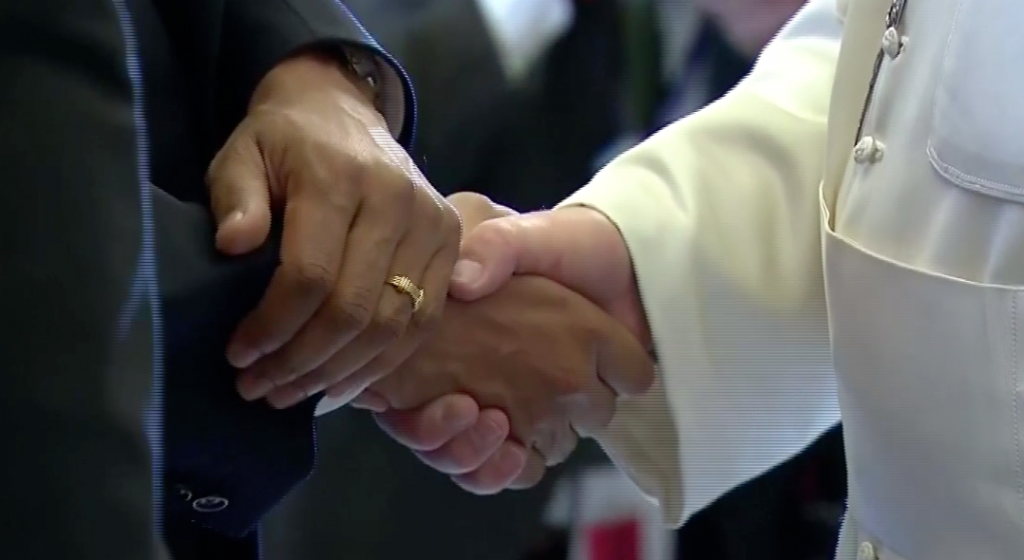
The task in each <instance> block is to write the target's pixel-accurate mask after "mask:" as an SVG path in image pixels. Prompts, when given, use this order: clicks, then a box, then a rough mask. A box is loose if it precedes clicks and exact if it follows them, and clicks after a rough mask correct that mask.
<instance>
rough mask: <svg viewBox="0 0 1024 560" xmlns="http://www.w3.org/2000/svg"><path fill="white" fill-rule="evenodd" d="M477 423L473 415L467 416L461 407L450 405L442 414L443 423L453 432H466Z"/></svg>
mask: <svg viewBox="0 0 1024 560" xmlns="http://www.w3.org/2000/svg"><path fill="white" fill-rule="evenodd" d="M475 421H476V418H474V417H473V416H471V415H468V414H465V413H464V412H463V411H462V410H460V408H459V407H457V406H453V405H448V406H446V407H444V410H443V411H442V412H441V422H442V423H443V424H444V425H445V426H447V427H448V428H450V429H452V430H464V429H466V428H468V427H470V426H471V425H472V424H473V422H475Z"/></svg>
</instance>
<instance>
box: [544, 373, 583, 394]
mask: <svg viewBox="0 0 1024 560" xmlns="http://www.w3.org/2000/svg"><path fill="white" fill-rule="evenodd" d="M549 382H550V384H551V389H552V393H553V394H555V395H557V396H558V397H561V398H568V397H576V396H579V395H581V394H583V393H585V392H586V391H587V388H588V387H589V386H590V378H589V376H588V375H586V374H585V373H583V371H582V370H580V369H579V368H569V367H566V368H560V369H559V370H556V371H555V373H554V374H553V375H552V376H551V378H550V380H549Z"/></svg>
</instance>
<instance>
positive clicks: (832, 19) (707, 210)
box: [563, 0, 845, 525]
mask: <svg viewBox="0 0 1024 560" xmlns="http://www.w3.org/2000/svg"><path fill="white" fill-rule="evenodd" d="M836 2H837V0H811V1H810V2H809V3H808V4H807V5H806V6H805V7H804V9H803V10H802V11H801V12H800V13H799V14H798V15H797V16H796V17H795V18H794V20H793V21H791V22H790V24H789V25H788V26H787V27H786V28H785V29H784V30H783V31H782V32H781V33H780V35H779V36H778V37H777V38H776V39H775V40H774V41H773V42H772V44H771V45H769V46H768V48H767V49H766V50H765V52H764V53H763V54H762V56H761V58H760V59H759V61H758V63H757V65H756V67H755V69H754V71H753V72H752V74H751V75H750V76H749V77H747V78H746V79H745V80H744V81H743V82H742V83H741V84H740V85H739V86H738V87H737V88H735V89H734V90H733V91H732V92H731V93H730V94H728V95H727V96H726V97H724V98H723V99H722V100H720V101H719V102H717V103H714V104H713V105H711V106H709V107H708V108H706V109H705V110H703V111H700V112H698V113H696V114H694V115H693V116H691V117H688V118H686V119H683V120H681V121H679V122H677V123H675V124H673V125H671V126H669V127H667V128H666V129H664V130H662V131H661V132H659V133H658V134H656V135H655V136H653V137H652V138H650V139H649V140H647V141H646V142H644V143H642V144H640V145H639V146H637V147H636V148H634V149H633V150H630V151H628V152H626V153H625V154H623V155H622V156H621V157H619V158H618V159H616V160H614V161H613V162H612V163H610V164H609V165H608V166H607V167H605V168H604V169H603V170H602V171H601V172H600V173H598V174H597V176H596V177H595V178H594V179H593V181H592V182H591V183H590V184H589V185H587V186H586V187H584V188H583V189H581V190H580V191H579V192H577V193H576V194H574V195H573V196H572V197H570V198H569V199H568V200H566V201H565V202H563V205H565V204H582V205H586V206H590V207H593V208H595V209H597V210H599V211H601V212H603V213H605V214H606V215H607V216H608V217H609V218H611V220H612V221H613V222H614V223H615V224H616V225H617V226H618V228H619V229H620V231H621V232H622V235H623V237H624V238H625V240H626V244H627V245H628V247H629V251H630V254H631V256H632V259H633V266H634V269H635V270H636V273H637V278H638V282H639V286H640V292H641V296H642V298H643V301H644V306H645V310H646V313H647V317H648V320H649V323H650V325H651V329H652V331H653V334H654V339H655V344H656V348H657V353H658V362H659V369H660V371H659V379H658V382H657V383H656V386H655V388H654V390H652V391H651V392H650V393H649V394H648V395H646V396H644V397H642V398H636V399H628V400H625V401H624V402H623V403H622V404H621V405H620V409H619V411H618V413H617V414H616V417H615V419H614V420H613V421H612V424H611V425H610V426H609V428H608V429H607V430H606V431H605V432H604V433H602V434H601V435H600V436H599V437H598V440H599V441H600V442H601V444H602V446H603V447H604V448H605V450H606V451H607V452H608V454H609V455H610V456H611V458H612V459H613V460H614V461H615V462H616V464H617V465H618V466H619V467H620V468H622V469H623V470H624V471H625V472H626V474H627V475H629V476H630V478H632V479H633V481H634V482H635V483H636V484H637V485H638V486H639V487H640V489H641V490H642V491H644V493H646V494H647V495H648V496H649V497H651V498H652V499H654V500H656V501H657V502H658V503H659V504H660V505H661V507H662V510H663V512H664V515H665V517H666V521H668V522H670V523H673V524H677V525H678V524H681V523H683V522H684V521H685V520H686V519H687V518H689V516H690V515H692V514H693V513H695V512H696V511H698V510H700V509H701V508H703V507H705V506H706V505H708V504H709V503H710V502H712V501H714V500H715V499H717V498H718V497H719V496H721V495H722V494H723V493H725V492H727V491H729V490H730V489H732V488H733V487H735V486H737V485H739V484H741V483H743V482H745V481H747V480H749V479H751V478H754V477H756V476H758V475H760V474H761V473H763V472H764V471H766V470H767V469H769V468H771V467H772V466H774V465H776V464H778V463H780V462H782V461H785V460H786V459H788V458H789V457H791V456H792V455H794V454H796V453H798V452H799V451H800V450H802V449H803V448H804V447H805V446H807V445H808V444H810V443H811V442H812V441H813V440H814V439H815V438H816V437H818V436H819V435H820V434H821V433H822V432H823V431H825V430H826V429H828V428H829V427H831V426H832V425H834V424H835V423H836V422H837V421H838V420H839V407H838V404H837V398H836V381H835V376H834V372H833V368H832V359H831V353H830V345H829V334H828V318H827V312H826V306H825V297H824V285H823V280H822V262H821V237H820V231H819V227H820V222H819V206H818V185H819V182H820V180H821V177H822V172H823V167H824V159H825V148H826V137H827V131H826V120H827V115H828V107H829V98H830V94H831V87H832V81H833V77H834V75H835V67H836V62H837V57H838V53H839V44H840V39H841V35H842V23H841V18H840V17H839V15H838V12H837V8H838V6H837V3H836ZM839 4H840V5H842V4H845V2H843V1H842V0H839Z"/></svg>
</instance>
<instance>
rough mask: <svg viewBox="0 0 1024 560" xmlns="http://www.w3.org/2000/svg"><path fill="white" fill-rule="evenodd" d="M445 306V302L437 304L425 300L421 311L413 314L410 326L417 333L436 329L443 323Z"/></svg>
mask: <svg viewBox="0 0 1024 560" xmlns="http://www.w3.org/2000/svg"><path fill="white" fill-rule="evenodd" d="M443 308H444V303H443V302H440V303H436V304H434V303H429V302H425V303H424V305H423V307H421V308H420V309H419V311H417V312H416V313H413V314H412V317H411V318H410V319H409V326H410V327H411V329H412V330H414V331H415V332H417V333H421V332H432V331H434V330H435V329H436V328H437V326H438V325H439V324H440V323H441V314H442V311H443Z"/></svg>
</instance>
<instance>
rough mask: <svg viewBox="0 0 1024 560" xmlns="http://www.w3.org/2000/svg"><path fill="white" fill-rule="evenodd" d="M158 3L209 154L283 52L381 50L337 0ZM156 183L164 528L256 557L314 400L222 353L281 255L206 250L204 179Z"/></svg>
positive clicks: (207, 547) (196, 547) (185, 545)
mask: <svg viewBox="0 0 1024 560" xmlns="http://www.w3.org/2000/svg"><path fill="white" fill-rule="evenodd" d="M154 4H155V6H156V7H157V8H158V11H159V12H160V17H161V22H162V24H163V25H164V27H165V28H166V29H167V30H168V32H169V35H170V36H171V39H172V41H173V42H174V46H175V48H176V49H177V55H178V56H177V58H178V59H179V62H180V63H181V65H182V66H183V67H184V69H185V71H186V73H187V74H188V75H189V77H190V78H192V79H191V80H190V83H194V84H195V85H196V88H197V95H198V96H199V97H198V99H197V107H198V108H199V110H200V111H202V112H203V113H204V116H205V117H206V118H204V119H202V120H203V121H204V122H207V123H212V126H211V128H210V129H208V130H206V131H205V132H206V134H204V135H203V136H204V139H205V140H206V141H207V143H208V146H207V155H208V156H212V154H213V152H214V151H216V149H218V148H219V147H220V145H221V144H222V143H223V141H224V140H225V139H226V137H227V136H228V134H229V133H230V131H231V130H232V129H233V128H234V127H235V126H237V124H238V122H240V121H241V119H242V118H243V116H244V113H245V110H246V107H247V105H248V100H249V97H250V94H251V91H252V89H253V88H254V87H255V86H256V83H257V82H258V81H259V79H261V78H262V76H263V75H264V74H265V73H266V72H267V71H269V70H270V69H271V68H272V67H273V66H274V65H275V64H277V63H278V62H279V61H281V60H282V59H284V58H286V57H287V56H289V55H291V54H293V53H295V52H297V51H299V50H302V49H306V48H318V49H328V50H329V49H340V48H342V47H347V46H352V45H358V46H361V47H362V48H370V49H376V46H375V45H374V44H373V43H372V41H371V40H370V39H369V37H368V36H367V35H366V34H365V33H364V32H363V31H362V29H361V28H360V26H359V25H358V23H357V22H356V21H355V20H354V19H353V18H352V17H351V16H350V14H348V12H347V10H345V9H344V8H343V7H342V6H341V5H340V4H337V3H336V2H334V0H289V1H286V0H223V1H217V0H158V1H157V0H154ZM339 52H340V51H339ZM378 52H379V51H378ZM382 56H383V55H382ZM409 95H410V96H411V93H410V94H409ZM406 122H407V123H408V125H409V126H411V119H410V118H407V119H406ZM404 135H405V136H409V133H405V134H404ZM159 187H164V188H166V189H167V190H166V191H165V190H161V189H160V188H157V186H153V187H151V188H152V189H153V195H154V210H155V214H156V227H157V241H158V245H159V263H160V280H161V290H162V295H163V304H164V326H165V336H164V348H165V358H166V372H167V375H166V421H165V443H166V450H167V459H166V471H165V476H164V481H165V484H164V491H165V495H164V504H165V512H166V521H167V523H166V531H165V535H166V537H167V540H168V543H169V545H170V547H171V549H172V553H174V554H175V555H176V556H177V557H180V558H189V559H194V560H199V559H200V558H207V557H210V558H213V557H218V556H221V557H225V556H226V557H232V558H235V557H245V556H252V555H253V554H254V551H255V541H254V539H255V535H254V531H253V529H254V528H255V527H256V525H257V523H258V521H259V520H260V519H261V518H262V517H263V515H265V514H266V513H267V512H268V511H269V510H270V509H271V508H272V507H273V506H274V505H275V504H276V503H277V502H278V501H280V500H281V499H282V498H283V497H284V496H285V495H286V494H287V493H288V492H289V491H290V490H291V489H292V488H293V487H294V486H295V485H296V484H298V483H299V482H301V481H302V480H303V479H304V478H305V477H306V476H308V474H309V472H310V471H311V469H312V467H313V460H314V454H315V438H314V425H313V422H314V421H313V408H314V405H315V403H314V402H313V400H309V401H307V402H305V403H302V404H300V405H299V406H296V407H293V408H290V409H288V410H285V411H275V410H272V409H270V408H269V407H268V406H267V405H266V403H264V402H255V403H247V402H244V401H243V400H242V399H241V398H240V397H239V396H238V395H237V393H236V391H235V389H234V380H235V378H236V377H237V372H235V371H234V370H233V369H232V368H231V367H230V366H229V365H228V364H227V362H226V360H225V359H224V348H225V347H226V344H227V340H228V337H229V335H230V333H231V331H232V330H233V329H234V328H235V326H236V325H237V324H238V322H239V321H240V320H241V319H242V318H243V317H244V315H245V314H246V313H247V312H248V311H250V310H251V309H252V308H253V307H254V306H255V305H256V303H257V302H258V300H259V298H260V296H261V295H262V293H263V290H264V289H265V288H266V284H267V281H268V279H269V277H270V275H271V273H272V272H273V270H274V268H275V266H276V265H277V249H276V245H275V243H273V242H271V243H269V244H268V245H267V246H265V247H263V248H262V249H261V250H260V251H258V252H256V253H254V254H251V255H248V256H246V257H244V258H241V259H225V258H223V257H222V256H220V255H218V254H217V252H216V251H215V249H214V246H213V243H212V240H213V238H214V227H213V223H212V220H211V217H210V213H209V210H208V208H206V207H205V205H204V204H198V203H189V202H186V201H187V200H195V199H194V198H191V197H182V196H181V193H183V192H193V193H194V192H203V190H204V189H203V188H202V186H201V185H159ZM278 238H279V236H278V235H277V232H275V233H274V234H273V235H272V239H278Z"/></svg>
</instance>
